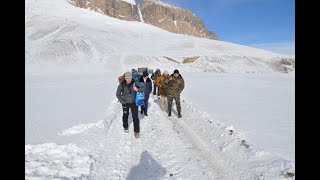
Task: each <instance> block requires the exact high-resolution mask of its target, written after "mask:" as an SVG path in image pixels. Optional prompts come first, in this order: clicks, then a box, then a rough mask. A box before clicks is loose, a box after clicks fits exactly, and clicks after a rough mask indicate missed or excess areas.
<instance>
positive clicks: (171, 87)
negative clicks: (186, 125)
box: [165, 69, 184, 118]
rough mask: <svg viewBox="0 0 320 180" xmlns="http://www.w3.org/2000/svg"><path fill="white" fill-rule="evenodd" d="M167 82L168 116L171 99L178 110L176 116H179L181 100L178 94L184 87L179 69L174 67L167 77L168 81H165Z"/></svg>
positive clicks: (169, 114)
mask: <svg viewBox="0 0 320 180" xmlns="http://www.w3.org/2000/svg"><path fill="white" fill-rule="evenodd" d="M165 84H167V87H168V88H167V96H168V97H167V98H168V116H171V109H172V102H173V99H174V100H175V102H176V106H177V111H178V118H181V117H182V115H181V102H180V94H181V92H182V91H183V89H184V79H183V77H182V76H181V74H179V71H178V70H177V69H176V70H174V72H173V74H171V77H170V78H169V81H168V82H166V81H165Z"/></svg>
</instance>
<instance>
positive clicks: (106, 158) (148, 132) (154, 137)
mask: <svg viewBox="0 0 320 180" xmlns="http://www.w3.org/2000/svg"><path fill="white" fill-rule="evenodd" d="M159 103H160V100H159V99H153V98H152V97H151V98H150V99H149V110H148V112H149V116H144V115H142V114H140V111H139V119H140V131H141V137H140V138H139V139H136V138H135V137H134V135H133V123H132V117H131V114H130V116H129V133H128V134H127V133H125V132H124V130H123V127H122V110H121V105H120V103H118V104H117V105H116V106H117V107H118V108H119V109H120V110H119V111H118V115H117V116H116V117H114V120H112V122H113V123H111V125H110V127H109V130H108V131H107V132H106V134H105V140H104V141H105V143H104V147H103V148H102V149H103V152H102V153H101V154H102V155H101V159H100V160H98V161H96V162H95V163H94V165H93V167H94V168H93V169H95V170H94V171H95V172H94V177H95V178H94V179H170V178H173V179H175V178H182V179H233V178H230V177H228V176H229V175H230V172H228V173H226V172H225V170H224V171H223V170H222V169H223V168H221V167H220V165H219V162H218V161H217V160H216V159H215V158H213V157H212V156H211V155H210V152H209V150H208V148H207V147H206V146H205V145H204V143H202V142H201V140H200V138H199V137H197V136H196V135H195V133H194V132H193V131H192V130H191V128H190V127H187V125H186V124H184V125H181V123H177V122H178V121H183V118H187V113H185V117H183V118H181V119H175V118H173V117H172V118H168V117H167V113H165V112H162V111H161V110H160V106H159ZM118 108H116V109H118ZM173 116H175V114H174V113H173ZM186 129H188V130H186ZM189 136H194V137H196V138H194V139H193V140H194V141H190V140H189ZM200 144H202V145H200ZM199 151H200V152H201V151H204V153H199ZM181 152H183V153H181ZM199 154H202V155H203V156H199ZM212 161H214V162H212ZM192 168H198V169H196V170H195V169H192Z"/></svg>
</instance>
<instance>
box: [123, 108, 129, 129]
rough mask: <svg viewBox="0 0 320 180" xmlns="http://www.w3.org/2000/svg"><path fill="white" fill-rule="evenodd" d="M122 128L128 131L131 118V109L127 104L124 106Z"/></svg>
mask: <svg viewBox="0 0 320 180" xmlns="http://www.w3.org/2000/svg"><path fill="white" fill-rule="evenodd" d="M122 111H123V115H122V126H123V128H124V129H128V117H129V107H128V105H127V104H125V105H122Z"/></svg>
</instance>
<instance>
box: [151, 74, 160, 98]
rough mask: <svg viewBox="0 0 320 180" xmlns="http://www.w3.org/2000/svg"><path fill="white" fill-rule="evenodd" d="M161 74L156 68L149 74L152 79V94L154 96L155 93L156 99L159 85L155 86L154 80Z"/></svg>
mask: <svg viewBox="0 0 320 180" xmlns="http://www.w3.org/2000/svg"><path fill="white" fill-rule="evenodd" d="M160 75H161V71H160V69H157V70H156V71H155V72H154V73H152V75H151V79H152V81H153V96H155V95H156V94H157V97H158V99H160V91H159V87H157V85H156V81H157V79H158V77H159V76H160Z"/></svg>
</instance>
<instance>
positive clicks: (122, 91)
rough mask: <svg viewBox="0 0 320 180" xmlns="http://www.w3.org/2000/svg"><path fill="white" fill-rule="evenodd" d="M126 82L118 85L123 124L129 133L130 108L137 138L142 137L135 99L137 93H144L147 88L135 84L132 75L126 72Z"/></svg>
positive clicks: (138, 83)
mask: <svg viewBox="0 0 320 180" xmlns="http://www.w3.org/2000/svg"><path fill="white" fill-rule="evenodd" d="M124 78H125V79H124V80H123V81H122V82H121V84H119V85H118V89H117V93H116V96H117V98H118V100H119V102H120V103H121V104H122V110H123V115H122V122H123V128H124V132H126V133H129V129H128V126H129V125H128V117H129V108H130V109H131V113H132V119H133V126H134V135H135V137H136V138H139V137H140V122H139V117H138V106H137V105H136V103H135V97H136V92H137V91H144V89H145V87H144V86H143V85H142V84H141V83H140V82H134V81H133V80H132V73H131V72H126V73H125V74H124Z"/></svg>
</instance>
